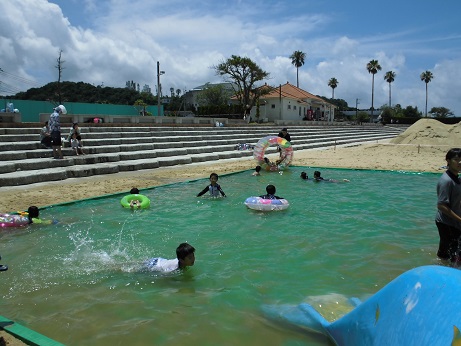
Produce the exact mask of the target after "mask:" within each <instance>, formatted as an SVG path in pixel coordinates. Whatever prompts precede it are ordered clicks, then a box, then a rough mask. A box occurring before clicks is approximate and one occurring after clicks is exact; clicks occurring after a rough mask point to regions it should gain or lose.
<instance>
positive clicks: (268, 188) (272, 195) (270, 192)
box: [259, 184, 284, 199]
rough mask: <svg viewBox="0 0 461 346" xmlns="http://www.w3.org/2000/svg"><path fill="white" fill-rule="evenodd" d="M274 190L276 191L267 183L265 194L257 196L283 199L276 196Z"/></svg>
mask: <svg viewBox="0 0 461 346" xmlns="http://www.w3.org/2000/svg"><path fill="white" fill-rule="evenodd" d="M275 191H276V190H275V186H274V185H271V184H269V185H267V186H266V192H267V194H265V195H262V196H259V197H261V198H262V199H284V198H283V197H279V196H276V195H275Z"/></svg>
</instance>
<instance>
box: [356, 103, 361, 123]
mask: <svg viewBox="0 0 461 346" xmlns="http://www.w3.org/2000/svg"><path fill="white" fill-rule="evenodd" d="M359 103H360V102H359V99H355V121H358V116H359V109H358V106H359Z"/></svg>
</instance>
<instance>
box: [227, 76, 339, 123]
mask: <svg viewBox="0 0 461 346" xmlns="http://www.w3.org/2000/svg"><path fill="white" fill-rule="evenodd" d="M260 88H262V89H267V90H264V93H263V94H264V95H262V96H261V97H260V98H259V119H257V117H256V114H257V108H258V105H255V106H254V107H253V108H252V109H251V112H250V117H251V121H255V120H259V121H269V122H273V121H276V120H324V121H333V119H334V111H335V109H336V108H337V107H336V106H335V105H333V104H331V103H329V102H327V101H325V100H324V99H322V98H320V97H318V96H315V95H313V94H311V93H309V92H307V91H305V90H303V89H301V88H298V87H296V86H295V85H292V84H290V83H289V82H287V83H286V84H283V85H280V86H279V87H271V86H269V85H267V83H266V84H265V85H263V86H261V87H260ZM232 101H234V102H236V101H237V98H236V97H235V96H234V97H232ZM248 120H249V119H248Z"/></svg>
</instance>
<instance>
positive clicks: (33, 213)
mask: <svg viewBox="0 0 461 346" xmlns="http://www.w3.org/2000/svg"><path fill="white" fill-rule="evenodd" d="M39 214H40V211H39V209H38V207H36V206H35V205H32V206H30V207H29V208H28V209H27V217H28V218H29V224H31V223H34V219H35V221H36V219H38V217H39Z"/></svg>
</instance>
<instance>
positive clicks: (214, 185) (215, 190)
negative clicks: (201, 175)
mask: <svg viewBox="0 0 461 346" xmlns="http://www.w3.org/2000/svg"><path fill="white" fill-rule="evenodd" d="M207 191H209V192H210V196H212V197H219V194H221V196H223V197H226V194H225V193H224V191H223V190H222V189H221V186H220V185H219V184H218V175H217V174H216V173H211V174H210V185H208V186H207V187H205V188H204V189H203V190H202V191H200V192H199V194H198V195H197V197H200V196H202V195H204V194H205V193H207Z"/></svg>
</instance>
